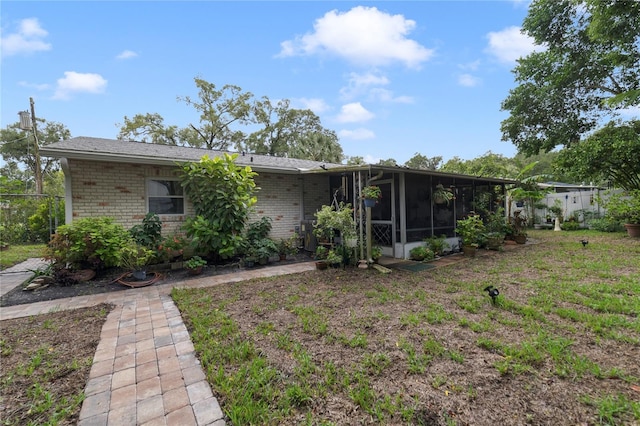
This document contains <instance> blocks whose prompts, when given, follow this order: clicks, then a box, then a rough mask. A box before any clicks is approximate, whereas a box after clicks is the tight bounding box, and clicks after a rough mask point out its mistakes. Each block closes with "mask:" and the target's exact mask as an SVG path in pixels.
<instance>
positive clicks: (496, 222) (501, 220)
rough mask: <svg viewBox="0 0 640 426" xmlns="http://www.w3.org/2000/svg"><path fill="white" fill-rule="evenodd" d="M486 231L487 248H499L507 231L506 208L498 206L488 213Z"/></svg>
mask: <svg viewBox="0 0 640 426" xmlns="http://www.w3.org/2000/svg"><path fill="white" fill-rule="evenodd" d="M485 231H486V237H487V248H488V249H489V250H499V249H500V247H501V246H502V243H503V242H504V237H505V235H506V233H507V221H506V217H505V214H504V208H502V207H498V208H497V209H496V210H494V211H489V212H487V213H486V219H485Z"/></svg>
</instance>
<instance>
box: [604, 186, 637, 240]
mask: <svg viewBox="0 0 640 426" xmlns="http://www.w3.org/2000/svg"><path fill="white" fill-rule="evenodd" d="M605 208H606V209H607V213H606V216H607V217H608V218H610V219H613V220H617V221H620V222H622V223H623V224H624V227H625V228H626V229H627V235H629V236H630V237H633V238H640V189H636V190H632V191H626V192H620V193H617V194H613V195H611V196H610V197H609V199H608V200H607V201H606V202H605Z"/></svg>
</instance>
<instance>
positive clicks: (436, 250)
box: [424, 235, 447, 256]
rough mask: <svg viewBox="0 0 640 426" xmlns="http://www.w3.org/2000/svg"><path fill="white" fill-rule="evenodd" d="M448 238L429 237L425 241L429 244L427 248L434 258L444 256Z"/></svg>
mask: <svg viewBox="0 0 640 426" xmlns="http://www.w3.org/2000/svg"><path fill="white" fill-rule="evenodd" d="M446 239H447V236H446V235H440V236H438V237H436V236H433V237H428V238H425V239H424V242H425V243H426V244H427V248H429V249H430V250H431V251H432V252H433V255H434V256H442V255H443V254H444V249H445V246H447V243H446Z"/></svg>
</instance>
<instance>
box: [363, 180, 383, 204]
mask: <svg viewBox="0 0 640 426" xmlns="http://www.w3.org/2000/svg"><path fill="white" fill-rule="evenodd" d="M362 198H363V199H364V206H365V207H373V206H375V205H376V203H377V202H378V201H379V200H380V199H381V198H382V190H381V189H380V187H379V186H376V185H368V186H365V187H364V188H362Z"/></svg>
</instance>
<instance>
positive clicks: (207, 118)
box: [118, 78, 253, 150]
mask: <svg viewBox="0 0 640 426" xmlns="http://www.w3.org/2000/svg"><path fill="white" fill-rule="evenodd" d="M195 83H196V87H198V89H199V92H198V99H193V98H191V97H190V96H184V97H178V100H179V101H183V102H185V103H186V104H187V105H189V106H192V107H194V108H195V109H196V110H197V111H198V112H199V113H200V122H199V126H198V127H196V126H195V125H193V124H190V125H189V126H188V127H185V128H179V127H177V126H175V125H172V126H167V125H165V124H164V119H163V118H162V116H160V115H159V114H157V113H155V114H136V115H135V116H134V117H133V119H129V118H128V117H126V116H125V118H124V121H125V122H124V125H123V126H122V127H121V128H120V133H119V134H118V138H119V139H132V140H139V141H140V142H146V143H158V144H164V145H178V146H192V147H195V148H201V147H205V148H207V149H222V150H224V149H228V148H229V147H230V146H232V145H235V144H239V143H240V142H241V141H242V140H244V139H245V137H246V135H245V133H244V132H242V131H241V130H239V129H238V128H237V125H238V124H241V125H246V124H249V123H251V122H252V118H251V112H252V102H251V101H252V98H253V94H251V93H250V92H242V89H241V88H239V87H237V86H232V85H225V86H223V88H222V89H221V90H216V86H215V85H214V84H212V83H209V82H207V81H205V80H202V79H200V78H196V79H195Z"/></svg>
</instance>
